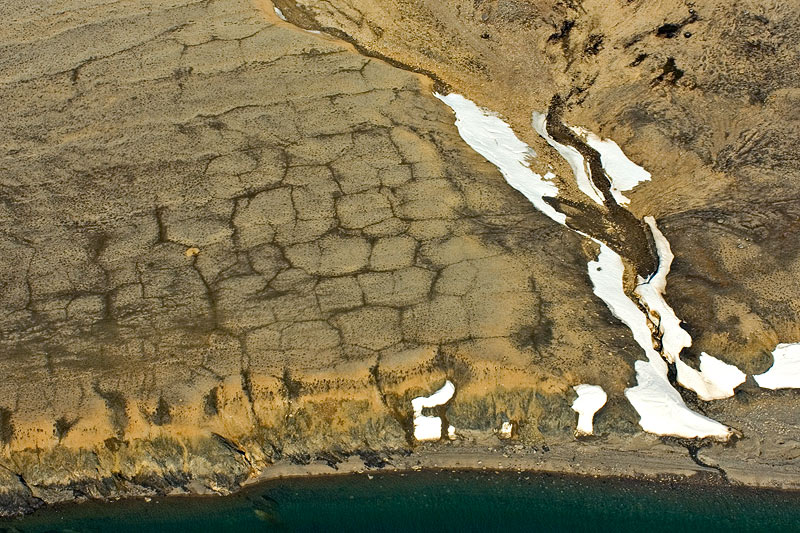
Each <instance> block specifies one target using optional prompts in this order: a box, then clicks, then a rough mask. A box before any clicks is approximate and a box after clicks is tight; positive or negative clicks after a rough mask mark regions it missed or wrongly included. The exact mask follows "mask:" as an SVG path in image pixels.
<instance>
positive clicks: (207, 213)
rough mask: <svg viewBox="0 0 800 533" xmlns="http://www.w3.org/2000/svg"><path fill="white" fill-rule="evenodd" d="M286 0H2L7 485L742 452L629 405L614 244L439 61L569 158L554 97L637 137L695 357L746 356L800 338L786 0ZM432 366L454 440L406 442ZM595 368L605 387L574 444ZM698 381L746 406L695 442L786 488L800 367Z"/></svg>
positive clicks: (619, 469) (17, 489) (84, 491)
mask: <svg viewBox="0 0 800 533" xmlns="http://www.w3.org/2000/svg"><path fill="white" fill-rule="evenodd" d="M276 4H277V5H278V6H279V7H280V8H281V9H282V11H283V13H284V14H285V15H286V17H287V18H288V19H289V22H284V21H282V20H280V19H279V18H278V17H277V16H276V15H275V14H274V12H273V6H272V4H270V3H269V2H267V1H266V0H265V1H263V2H262V1H257V2H251V1H250V0H239V1H233V0H218V1H200V2H187V1H183V0H173V1H169V2H168V1H153V2H140V1H137V0H121V1H117V2H103V1H100V0H75V1H73V2H68V3H64V2H37V3H34V4H31V3H29V2H22V1H18V0H11V1H9V2H5V4H4V5H3V6H2V7H0V21H2V24H0V106H1V107H0V110H2V115H3V118H4V120H3V121H2V123H1V124H0V200H2V202H0V252H2V258H3V260H2V262H0V268H2V274H1V275H0V310H2V313H0V349H1V350H2V351H0V375H2V376H3V379H2V381H0V515H2V514H14V513H18V512H24V511H28V510H31V509H33V508H34V507H36V506H38V505H41V503H43V502H44V503H51V502H56V501H63V500H72V499H81V498H87V497H116V496H120V495H138V494H153V493H176V492H178V493H180V492H192V493H209V492H219V493H225V492H228V491H230V490H234V489H235V488H237V487H238V486H240V485H241V484H242V483H245V482H247V481H248V480H250V481H252V480H256V479H262V478H263V477H264V476H267V477H269V476H276V475H281V474H284V473H286V474H297V473H304V472H314V471H330V470H331V468H330V467H329V466H327V465H328V464H334V465H336V464H339V463H341V462H343V461H344V462H345V463H344V464H349V465H351V467H352V468H354V469H358V468H362V467H363V465H364V463H366V464H367V465H368V466H372V467H377V465H379V464H380V463H381V462H382V460H379V459H382V458H383V457H388V458H390V459H391V460H390V461H389V462H391V463H392V465H394V467H398V468H411V467H414V466H417V463H416V461H419V466H434V465H436V466H446V467H454V466H469V467H477V466H479V464H478V461H481V462H482V463H484V462H486V464H487V465H488V464H490V463H491V466H492V467H495V466H496V464H498V463H501V464H502V465H503V467H508V468H536V469H549V470H554V471H572V472H581V473H589V474H623V475H658V474H680V475H693V474H695V473H697V472H704V473H711V475H713V476H716V478H719V479H721V480H722V479H724V476H723V475H721V474H720V471H719V470H718V469H715V468H707V467H703V466H700V465H698V464H696V463H694V462H693V461H692V459H691V458H690V454H689V453H688V452H687V447H688V448H689V450H695V447H696V445H697V444H698V443H691V442H676V441H671V440H663V439H659V438H657V437H654V436H652V435H648V434H645V433H643V432H641V430H640V429H639V426H638V424H637V422H638V416H637V415H636V413H635V412H634V411H633V409H632V408H631V407H630V405H629V404H628V402H627V401H626V400H625V398H624V396H623V391H624V389H625V388H626V387H630V386H631V385H632V384H633V363H634V361H636V360H637V359H640V358H642V354H641V349H640V348H639V347H638V346H637V345H636V343H635V342H634V341H633V339H632V337H631V334H630V331H629V330H628V329H627V328H626V327H625V326H623V325H622V324H621V323H620V322H619V321H618V320H616V319H615V318H613V317H612V316H611V314H610V312H609V311H608V309H607V308H606V306H605V304H604V303H603V302H602V301H601V300H599V299H598V298H597V297H595V296H594V295H593V293H592V286H591V283H590V281H589V278H588V275H587V271H586V263H587V261H588V260H591V259H593V258H594V257H595V255H596V249H594V248H593V247H592V246H588V245H586V244H585V243H584V242H583V240H582V239H581V238H580V237H579V236H577V235H576V234H575V233H573V232H572V231H570V230H568V229H567V228H564V227H562V226H559V225H557V224H555V223H554V222H552V221H551V220H550V219H548V218H547V217H546V216H544V215H542V214H541V213H539V212H537V211H536V210H535V209H534V208H533V206H532V205H531V204H530V203H529V202H528V201H527V200H526V199H525V198H524V197H522V196H521V195H520V194H519V193H517V192H516V191H514V190H513V189H512V188H511V187H510V186H508V185H507V184H506V182H505V181H504V179H503V177H502V176H501V175H500V174H499V172H498V171H497V169H496V168H495V167H494V166H492V165H490V164H489V163H488V162H486V161H485V160H484V159H483V158H482V157H481V156H479V155H478V154H477V153H475V152H474V151H473V150H472V149H471V148H470V147H469V146H467V145H466V144H465V143H464V141H463V140H462V139H461V137H460V136H459V134H458V131H457V130H456V128H455V126H454V124H453V121H454V117H453V115H452V112H451V110H450V109H449V108H447V107H446V106H445V105H444V104H442V103H441V102H440V101H439V100H437V99H436V98H434V96H433V91H434V89H435V88H436V89H439V90H444V89H445V88H449V89H450V90H454V91H456V92H460V93H463V94H465V95H466V96H468V97H470V98H472V99H474V100H475V101H476V102H477V103H478V104H480V105H483V106H486V107H488V108H490V109H493V110H495V111H497V112H499V113H501V114H502V115H503V116H504V117H506V118H507V119H508V121H509V123H510V124H512V126H513V127H514V129H515V131H516V132H517V134H518V135H519V136H520V137H521V138H522V139H524V140H525V141H526V142H528V143H529V144H530V145H531V146H532V147H533V148H534V149H535V150H536V151H537V153H538V154H539V155H540V162H539V163H537V164H540V165H545V163H549V164H552V166H553V167H554V168H555V169H556V171H557V172H558V174H559V175H561V176H568V175H569V171H568V170H567V169H566V167H565V165H564V164H563V161H562V160H560V159H559V158H558V157H557V156H556V154H555V152H554V151H553V150H552V149H550V148H549V147H547V145H546V144H545V143H544V142H543V141H542V140H541V139H539V138H537V136H536V134H535V133H534V132H533V130H532V129H531V128H530V113H531V111H546V110H547V107H548V105H549V103H550V101H551V98H552V97H553V96H554V95H559V96H560V97H561V98H562V99H563V100H564V101H565V103H566V104H565V108H564V117H563V118H564V120H565V122H567V123H569V124H576V125H582V126H585V127H587V128H589V129H591V130H593V131H595V132H597V133H598V134H600V135H603V136H606V137H610V138H612V139H614V140H615V141H616V142H617V143H619V144H620V146H622V147H623V149H624V150H625V152H626V153H627V154H628V155H629V156H630V157H631V159H633V160H634V161H635V162H637V163H639V164H641V165H643V166H644V167H645V168H647V169H648V170H649V171H650V172H651V173H652V174H653V180H652V181H651V182H648V183H644V184H642V185H640V186H639V187H637V188H636V189H635V190H634V191H632V192H630V193H628V196H629V197H630V198H631V199H632V206H631V210H632V211H633V212H634V213H635V214H636V216H639V217H641V216H643V215H653V216H655V217H656V219H657V220H658V221H659V225H660V226H661V227H662V229H663V231H664V233H665V235H666V236H667V238H668V239H669V240H670V242H671V244H672V249H673V251H674V253H675V256H676V260H675V264H674V266H673V269H672V275H671V276H670V278H669V288H668V291H667V299H668V301H669V302H670V304H671V305H672V306H673V307H674V308H675V311H676V312H677V314H678V316H679V317H681V318H682V319H684V320H685V321H686V327H687V329H688V330H689V331H690V333H691V334H692V336H693V338H694V341H695V343H694V346H693V347H692V348H691V349H690V350H689V351H688V353H687V352H684V356H685V359H687V360H689V361H690V362H691V361H694V360H696V357H697V356H698V355H699V354H700V352H701V351H706V352H708V353H711V354H713V355H714V356H716V357H719V358H720V359H722V360H725V361H727V362H730V363H733V364H736V365H738V366H739V367H740V368H741V369H742V370H743V371H745V372H747V373H748V374H755V373H759V372H763V371H765V370H766V369H767V368H769V366H770V365H771V363H772V359H771V356H770V352H771V350H772V349H773V348H774V346H775V344H776V343H778V342H796V341H800V328H798V321H797V318H796V317H797V313H798V310H799V309H798V307H800V283H798V281H800V258H798V246H797V243H796V230H797V228H798V226H800V197H798V192H797V191H798V185H797V183H798V178H800V176H799V175H798V171H797V168H798V156H797V150H796V148H795V147H796V143H797V135H796V131H797V130H798V128H800V124H798V123H800V114H798V111H797V109H800V107H799V106H798V104H800V83H798V82H799V81H800V80H798V77H800V73H798V71H797V69H796V68H793V67H795V66H796V65H797V61H798V55H799V54H800V52H798V48H797V44H796V43H797V42H798V37H800V35H798V34H799V33H800V30H799V28H800V10H798V9H797V8H796V7H794V8H793V7H791V6H790V4H791V3H786V4H785V5H784V3H775V4H774V5H773V4H763V3H759V4H756V3H754V2H753V3H752V5H749V3H748V2H741V3H739V4H737V6H736V7H735V8H734V7H730V6H729V5H728V4H729V2H724V1H722V0H719V1H714V0H704V1H702V2H695V4H693V7H691V8H690V7H688V6H687V5H685V4H683V3H681V2H677V1H676V2H669V1H662V2H655V3H647V4H645V3H644V2H637V1H634V2H630V3H622V2H618V3H617V2H611V3H608V2H590V1H586V2H583V3H582V4H576V5H574V6H572V5H571V3H567V4H566V5H565V4H563V3H555V2H536V3H534V2H526V1H522V0H515V1H514V0H497V1H480V0H476V1H475V2H457V1H442V0H430V1H427V0H413V1H407V0H396V1H395V0H372V1H370V2H366V1H363V2H352V3H351V2H345V1H340V0H326V1H324V2H323V1H320V2H317V1H316V0H302V1H300V2H298V3H297V4H294V3H289V2H276ZM690 9H691V11H690ZM673 26H676V27H677V29H675V28H673ZM303 28H305V29H306V30H314V31H319V30H324V32H325V33H313V32H309V31H305V30H304V29H303ZM687 35H688V36H687ZM559 186H560V187H562V185H559ZM563 190H564V191H565V195H566V197H567V198H570V197H574V198H578V195H579V193H578V192H577V191H576V190H570V185H569V184H566V183H565V184H563ZM445 379H450V380H451V381H452V382H453V383H454V384H455V385H456V396H455V398H454V400H453V401H452V402H451V404H449V406H448V409H447V414H446V416H447V421H448V422H449V423H450V424H452V425H453V426H455V427H456V440H455V441H453V442H442V443H435V444H426V445H424V446H418V445H417V444H416V443H415V442H414V441H413V438H412V410H411V402H410V400H411V398H413V397H415V396H419V395H426V394H429V393H431V392H433V391H434V390H435V389H436V388H438V387H439V386H441V384H442V383H443V382H444V380H445ZM579 383H592V384H597V385H601V386H602V387H603V388H604V389H605V391H606V392H607V393H608V395H609V402H608V404H607V405H606V406H605V407H604V408H603V410H601V411H600V412H599V413H598V415H597V417H596V418H595V433H596V434H597V436H596V437H591V438H588V439H583V440H576V439H575V437H574V436H573V433H574V430H575V423H576V414H575V413H574V412H573V411H572V410H571V409H570V407H569V406H570V404H571V403H572V401H573V399H574V398H575V393H574V392H573V391H572V386H573V385H576V384H579ZM687 401H688V402H689V403H690V405H691V406H693V407H694V408H695V409H698V410H701V411H703V412H705V413H706V414H708V416H711V417H713V418H715V419H717V420H720V421H722V422H724V423H726V424H729V425H731V426H733V427H734V428H736V429H738V430H739V431H741V432H742V438H741V439H739V440H738V441H736V442H734V443H731V444H728V445H725V446H722V445H713V446H711V447H705V448H702V449H701V450H700V451H699V452H698V453H697V455H698V459H699V460H700V462H705V463H707V464H709V465H713V466H719V467H720V468H722V470H723V473H725V474H727V479H729V480H730V481H731V482H740V483H748V484H756V485H770V486H782V487H797V486H798V485H800V419H799V417H800V415H798V414H797V411H796V406H797V402H798V392H797V391H794V390H785V391H774V392H772V391H764V390H761V389H758V388H757V387H756V386H755V384H754V383H753V382H752V379H749V380H748V382H747V383H746V384H744V385H743V386H741V387H740V389H739V390H738V391H737V394H736V395H735V396H734V397H733V398H730V399H727V400H721V401H717V402H713V403H708V402H702V401H700V400H697V399H696V398H692V397H688V396H687ZM506 421H511V422H513V423H514V425H515V428H516V429H515V433H514V435H513V438H511V439H499V438H498V436H497V435H496V434H495V433H496V430H497V429H498V428H499V427H500V426H501V424H502V423H503V422H506ZM703 444H705V443H703ZM684 446H685V447H684ZM543 447H547V448H548V450H549V451H547V452H544V451H543ZM411 450H414V451H413V453H412V455H405V454H407V453H409V451H411ZM534 451H535V452H536V453H534ZM503 454H506V455H508V456H509V458H505V457H504V456H503ZM348 457H350V458H351V459H348ZM354 457H358V458H359V459H358V460H357V461H356V460H355V459H353V458H354ZM275 465H278V466H275ZM348 468H349V467H348Z"/></svg>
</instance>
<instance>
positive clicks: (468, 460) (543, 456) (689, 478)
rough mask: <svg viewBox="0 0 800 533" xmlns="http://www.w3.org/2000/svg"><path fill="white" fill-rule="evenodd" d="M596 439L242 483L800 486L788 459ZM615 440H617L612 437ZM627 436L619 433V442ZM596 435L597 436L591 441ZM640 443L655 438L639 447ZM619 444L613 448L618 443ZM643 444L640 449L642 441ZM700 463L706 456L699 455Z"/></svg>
mask: <svg viewBox="0 0 800 533" xmlns="http://www.w3.org/2000/svg"><path fill="white" fill-rule="evenodd" d="M597 440H598V438H588V439H582V440H576V441H573V442H569V441H565V442H559V443H556V444H551V445H542V446H535V447H534V446H522V445H520V444H496V445H494V446H492V445H491V444H484V445H478V444H464V443H443V444H426V445H421V446H419V447H418V448H417V449H416V450H414V451H412V452H411V453H408V454H400V453H394V454H392V453H385V454H382V455H380V458H381V459H382V460H383V461H385V462H386V464H385V465H383V466H376V465H375V464H374V463H373V464H370V462H371V461H370V460H364V459H363V458H361V457H359V456H358V455H351V456H349V457H347V458H346V459H345V460H343V461H342V462H338V463H336V464H335V465H333V466H332V465H331V464H329V463H326V462H325V461H324V460H316V461H312V462H310V463H309V464H298V463H296V462H292V461H291V460H288V459H281V460H279V461H276V462H275V463H274V464H272V465H271V466H270V467H268V468H266V469H265V470H264V471H263V472H262V473H261V474H259V475H257V476H254V477H252V478H250V479H248V480H247V481H246V482H245V483H243V485H242V488H246V487H250V486H253V485H257V484H259V483H263V482H267V481H271V480H275V479H284V478H298V477H307V476H330V475H343V474H369V473H371V472H395V473H400V474H402V473H405V472H411V471H420V470H475V471H480V470H484V471H510V472H530V473H546V474H557V475H577V476H588V477H596V478H600V477H616V478H623V479H632V480H642V481H663V480H670V481H677V480H680V481H682V482H698V483H711V484H715V485H723V486H724V485H731V486H742V487H750V488H768V489H778V490H787V491H794V490H800V470H798V468H797V467H795V468H793V469H786V468H785V467H784V465H778V464H773V463H767V462H755V461H743V460H742V461H728V462H726V463H725V467H726V468H725V469H724V470H722V469H720V468H719V467H717V466H716V465H714V464H713V463H709V466H702V465H700V464H697V463H695V462H694V461H693V460H692V458H691V457H690V455H689V453H688V452H687V450H686V449H684V448H682V447H679V446H676V445H674V444H669V443H667V442H665V441H664V440H663V439H659V438H655V437H652V436H649V435H643V434H642V435H635V436H633V437H631V438H630V439H627V441H628V443H629V445H627V446H624V445H622V442H615V443H604V444H603V445H598V444H596V443H595V442H596V441H597ZM613 440H614V441H617V438H615V439H613ZM621 440H622V439H620V441H621ZM592 441H595V442H592ZM641 441H650V445H649V446H642V444H644V443H643V442H641ZM615 444H616V445H618V446H620V448H618V449H615V448H614V445H615ZM640 446H641V447H640ZM698 455H699V456H700V461H701V462H703V459H704V458H705V457H704V456H703V452H702V451H700V452H699V454H698Z"/></svg>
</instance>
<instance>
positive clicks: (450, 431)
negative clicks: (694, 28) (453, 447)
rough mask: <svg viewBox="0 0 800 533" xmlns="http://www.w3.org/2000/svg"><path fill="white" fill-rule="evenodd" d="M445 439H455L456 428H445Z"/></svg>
mask: <svg viewBox="0 0 800 533" xmlns="http://www.w3.org/2000/svg"><path fill="white" fill-rule="evenodd" d="M447 438H448V439H450V440H455V439H456V428H455V427H454V426H447Z"/></svg>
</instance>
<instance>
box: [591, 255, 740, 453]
mask: <svg viewBox="0 0 800 533" xmlns="http://www.w3.org/2000/svg"><path fill="white" fill-rule="evenodd" d="M596 242H598V241H596ZM598 244H600V254H599V255H598V257H597V260H596V261H590V262H589V265H588V266H589V278H590V279H591V281H592V285H593V286H594V293H595V294H596V295H597V296H598V297H599V298H600V299H601V300H603V301H604V302H605V303H606V305H607V306H608V308H609V309H610V310H611V313H612V314H613V315H614V316H616V317H617V318H619V319H620V320H621V321H622V322H623V323H624V324H625V325H626V326H628V327H629V328H630V330H631V332H632V333H633V338H634V340H636V342H637V344H639V346H641V347H642V349H643V350H644V352H645V355H646V356H647V361H636V364H635V366H634V368H635V370H636V383H637V384H636V386H635V387H631V388H629V389H627V390H626V391H625V396H626V397H627V398H628V401H629V402H630V403H631V405H632V406H633V408H634V409H635V410H636V412H637V413H639V416H640V421H639V425H640V426H642V429H644V430H645V431H647V432H649V433H655V434H656V435H675V436H679V437H686V438H696V437H717V438H721V439H727V438H729V437H730V436H731V434H732V430H731V429H730V428H728V427H727V426H725V425H723V424H720V423H719V422H717V421H715V420H712V419H710V418H707V417H705V416H703V415H700V414H698V413H695V412H694V411H692V410H691V409H689V408H688V407H686V404H685V403H683V399H682V398H681V395H680V394H679V393H678V391H676V390H675V389H674V388H673V387H672V385H671V384H670V382H669V380H668V379H667V363H666V362H665V361H664V359H662V357H661V354H659V353H658V352H657V351H656V350H655V349H654V348H653V338H652V335H651V333H650V328H649V327H648V324H647V318H646V317H645V314H644V313H643V312H642V311H641V309H639V307H638V306H637V305H636V304H635V303H633V302H632V301H631V300H630V299H629V298H628V297H627V296H626V295H625V291H624V289H623V284H622V274H623V272H624V265H623V264H622V259H621V258H620V256H619V255H618V254H617V253H616V252H614V251H613V250H612V249H611V248H609V247H608V246H606V245H605V244H603V243H600V242H598Z"/></svg>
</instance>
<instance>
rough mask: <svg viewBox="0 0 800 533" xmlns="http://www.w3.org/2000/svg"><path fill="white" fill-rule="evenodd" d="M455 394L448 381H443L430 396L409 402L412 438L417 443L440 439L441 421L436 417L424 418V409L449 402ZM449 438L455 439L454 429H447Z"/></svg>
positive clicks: (452, 386)
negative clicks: (412, 416) (412, 413)
mask: <svg viewBox="0 0 800 533" xmlns="http://www.w3.org/2000/svg"><path fill="white" fill-rule="evenodd" d="M455 392H456V387H455V385H453V383H452V382H451V381H450V380H447V381H445V383H444V385H443V386H442V388H441V389H439V390H437V391H436V392H434V393H433V394H431V395H430V396H418V397H416V398H414V399H413V400H411V407H412V408H413V409H414V438H415V439H417V440H419V441H424V440H439V439H441V438H442V419H441V418H440V417H438V416H424V415H423V414H422V410H423V409H424V408H430V407H438V406H440V405H444V404H446V403H447V402H449V401H450V400H451V399H452V398H453V395H454V394H455ZM447 434H448V436H450V438H454V437H455V428H453V426H450V427H448V428H447Z"/></svg>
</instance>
